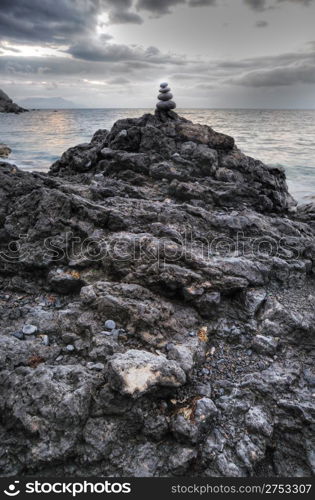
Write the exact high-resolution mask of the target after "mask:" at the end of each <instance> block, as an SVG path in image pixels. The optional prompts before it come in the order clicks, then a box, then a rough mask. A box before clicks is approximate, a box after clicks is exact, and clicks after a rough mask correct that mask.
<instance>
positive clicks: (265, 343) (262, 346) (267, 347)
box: [251, 335, 278, 356]
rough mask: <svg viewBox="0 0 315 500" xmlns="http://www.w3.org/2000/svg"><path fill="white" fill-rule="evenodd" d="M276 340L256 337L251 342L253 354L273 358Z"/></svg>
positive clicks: (260, 336)
mask: <svg viewBox="0 0 315 500" xmlns="http://www.w3.org/2000/svg"><path fill="white" fill-rule="evenodd" d="M277 346H278V340H277V339H275V338H274V337H266V336H264V335H256V336H255V337H254V338H253V340H252V344H251V347H252V349H253V350H254V351H255V352H258V353H259V354H267V355H269V356H273V355H274V354H275V352H276V350H277Z"/></svg>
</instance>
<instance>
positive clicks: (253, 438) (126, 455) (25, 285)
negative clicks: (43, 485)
mask: <svg viewBox="0 0 315 500" xmlns="http://www.w3.org/2000/svg"><path fill="white" fill-rule="evenodd" d="M166 88H167V87H166ZM167 92H169V90H167ZM167 92H164V93H167ZM162 93H163V92H162ZM163 179H164V180H163ZM293 206H294V202H293V200H292V198H291V196H290V194H289V193H288V190H287V186H286V181H285V174H284V171H283V169H281V168H277V167H268V166H266V165H264V164H263V163H262V162H260V161H258V160H255V159H253V158H250V157H247V156H246V155H244V154H243V153H241V152H240V151H239V149H238V148H237V147H236V145H235V143H234V139H233V138H232V137H229V136H227V135H225V134H220V133H218V132H216V131H215V130H213V129H212V128H211V127H209V126H207V125H200V124H194V123H192V122H190V121H188V120H186V119H184V118H183V117H181V116H179V115H177V114H176V113H175V112H173V111H167V112H165V111H159V110H156V111H155V113H154V114H149V113H147V114H145V115H143V116H141V117H139V118H126V119H123V120H119V121H118V122H116V123H115V124H114V125H113V127H112V129H111V130H110V131H106V130H99V131H97V132H96V134H94V136H93V138H92V140H91V142H89V143H86V144H80V145H79V146H76V147H74V148H70V149H69V150H68V151H66V152H65V153H64V155H62V157H61V158H60V159H59V160H58V161H57V162H55V164H54V165H53V166H52V167H51V169H50V172H49V174H48V175H47V174H45V173H41V172H37V173H32V172H25V171H21V170H20V169H19V168H18V167H16V166H14V165H10V164H8V163H7V162H2V163H1V162H0V236H1V238H0V240H1V242H2V243H1V245H2V246H1V252H0V254H1V256H3V252H4V251H5V250H6V244H7V243H6V242H10V241H14V245H15V247H16V248H19V255H20V256H22V255H23V259H22V260H21V259H20V260H19V259H18V262H17V261H16V252H12V255H11V258H10V259H3V258H1V256H0V283H1V289H2V292H1V294H0V327H1V328H0V331H1V335H0V343H1V349H0V392H1V397H0V412H1V415H2V416H3V418H2V420H1V433H2V434H1V443H3V444H2V447H1V445H0V457H1V458H0V468H1V471H2V472H3V474H4V475H8V476H12V475H19V474H20V475H23V474H26V473H27V472H28V473H29V472H31V473H32V474H33V475H34V474H35V475H36V474H44V475H46V476H50V475H51V476H62V475H65V474H68V475H69V476H70V475H72V476H82V475H84V474H86V473H88V474H89V475H91V476H95V477H98V476H102V475H104V474H105V475H110V476H116V477H123V476H125V477H132V476H133V475H144V476H154V475H155V476H168V477H174V476H176V475H186V476H187V477H191V476H193V475H196V474H198V475H202V476H203V477H223V476H229V477H230V476H239V477H247V476H248V475H250V476H257V475H262V474H263V475H264V476H265V477H266V476H267V477H273V476H274V475H276V476H277V475H278V476H281V477H296V476H301V477H309V476H311V475H312V473H313V468H314V457H313V452H312V439H313V437H312V425H314V423H313V422H314V411H313V406H314V387H313V386H314V384H313V378H314V377H313V375H312V368H313V360H312V357H311V355H312V341H313V336H314V333H315V329H314V324H315V321H314V320H315V316H314V307H313V306H314V303H313V301H312V300H310V299H309V297H314V296H315V288H314V280H313V279H312V276H313V272H314V269H313V268H314V266H313V261H314V255H315V254H314V251H315V248H314V231H315V223H314V220H315V219H314V217H315V209H314V206H313V205H311V204H309V205H308V206H306V207H304V208H301V207H300V208H299V207H298V209H297V210H295V211H294V210H292V208H293ZM21 235H23V237H22V236H21ZM47 240H48V242H49V243H50V244H51V246H49V250H50V251H47V247H46V243H47ZM260 241H263V242H266V241H269V242H270V241H271V242H274V243H275V244H276V247H277V252H278V254H279V255H278V254H277V256H270V255H262V254H260V253H257V252H255V251H253V242H255V244H256V243H257V244H258V243H259V242H260ZM82 242H83V244H82V245H81V243H82ZM86 243H88V246H87V248H85V244H86ZM221 245H223V248H222V246H221ZM78 249H80V251H79V252H78ZM86 250H87V251H86ZM295 250H296V251H295ZM56 255H57V256H58V257H56ZM58 269H59V270H60V272H59V271H58ZM73 270H76V271H75V272H74V277H77V276H78V274H77V273H79V275H80V277H81V279H82V282H83V286H82V287H81V289H79V287H78V289H75V290H73V291H71V292H70V293H68V294H67V293H62V292H61V289H60V288H59V290H60V292H58V291H57V289H54V290H53V291H54V293H53V294H51V290H52V284H51V283H50V279H53V278H54V276H57V275H61V274H62V273H63V272H65V271H66V274H67V273H69V272H70V273H71V271H73ZM47 278H48V279H47ZM67 280H68V279H67ZM58 281H60V280H58ZM213 294H215V295H213ZM202 300H204V303H202ZM56 305H58V307H56ZM209 311H210V312H209ZM106 318H115V319H117V321H118V320H119V324H122V325H124V329H125V332H121V331H120V329H118V328H115V329H114V330H108V329H107V328H104V331H108V333H109V335H105V334H101V333H100V332H102V329H103V327H104V321H105V319H106ZM28 323H29V324H34V325H38V329H39V333H40V335H36V334H32V335H26V336H25V340H27V341H24V342H20V341H18V340H17V339H16V338H14V337H13V335H12V332H18V331H20V330H21V328H22V326H23V324H24V325H25V324H28ZM206 328H207V332H208V340H207V338H206V336H205V335H204V334H203V332H205V329H206ZM191 332H194V333H195V335H193V336H191V335H190V333H191ZM36 333H37V332H36ZM23 335H24V334H23ZM42 335H47V336H49V339H50V341H51V342H50V345H49V347H48V346H46V345H43V344H42V343H41V340H40V339H41V336H42ZM262 337H263V338H262ZM69 344H70V345H72V346H73V347H74V351H67V349H66V347H65V346H66V345H69ZM276 344H277V346H276ZM166 347H167V348H166ZM134 350H135V351H136V353H137V354H135V355H133V354H130V351H134ZM251 351H252V352H251ZM71 352H72V354H71ZM61 353H62V356H61ZM161 353H164V354H165V356H163V355H162V354H161ZM275 354H276V355H275ZM63 363H65V364H63ZM208 370H209V371H210V373H208ZM211 398H212V403H210V402H209V401H205V399H206V400H209V399H211ZM213 405H214V406H213ZM257 408H258V409H257ZM254 409H255V410H254ZM25 464H28V465H27V467H26V465H25ZM26 469H27V470H26Z"/></svg>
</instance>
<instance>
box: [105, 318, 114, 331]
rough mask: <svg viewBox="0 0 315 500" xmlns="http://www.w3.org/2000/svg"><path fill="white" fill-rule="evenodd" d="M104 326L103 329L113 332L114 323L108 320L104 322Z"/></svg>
mask: <svg viewBox="0 0 315 500" xmlns="http://www.w3.org/2000/svg"><path fill="white" fill-rule="evenodd" d="M104 326H105V328H108V330H114V329H115V328H116V323H115V321H113V320H112V319H108V320H107V321H105V324H104Z"/></svg>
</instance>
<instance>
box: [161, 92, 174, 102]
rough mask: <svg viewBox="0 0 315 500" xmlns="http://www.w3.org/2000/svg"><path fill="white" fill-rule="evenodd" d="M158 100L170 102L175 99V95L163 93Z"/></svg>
mask: <svg viewBox="0 0 315 500" xmlns="http://www.w3.org/2000/svg"><path fill="white" fill-rule="evenodd" d="M158 99H160V101H170V100H171V99H173V94H172V93H171V92H165V93H161V94H159V95H158Z"/></svg>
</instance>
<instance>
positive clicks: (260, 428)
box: [245, 406, 273, 437]
mask: <svg viewBox="0 0 315 500" xmlns="http://www.w3.org/2000/svg"><path fill="white" fill-rule="evenodd" d="M245 423H246V426H247V428H248V429H249V430H250V431H252V432H254V433H258V434H260V433H262V434H263V435H264V436H266V437H270V436H271V435H272V431H273V425H272V422H271V419H270V417H269V415H268V414H267V413H266V411H265V410H264V408H262V407H259V406H253V408H251V409H250V410H248V412H247V413H246V416H245Z"/></svg>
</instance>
